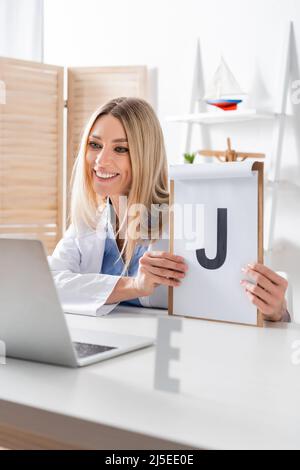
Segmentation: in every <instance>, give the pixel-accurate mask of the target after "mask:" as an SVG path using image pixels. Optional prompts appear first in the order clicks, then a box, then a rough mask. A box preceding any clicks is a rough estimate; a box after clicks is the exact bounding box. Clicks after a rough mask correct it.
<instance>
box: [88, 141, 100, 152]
mask: <svg viewBox="0 0 300 470" xmlns="http://www.w3.org/2000/svg"><path fill="white" fill-rule="evenodd" d="M89 146H90V147H91V148H92V149H97V150H98V149H101V148H102V147H101V145H100V144H97V143H96V142H89Z"/></svg>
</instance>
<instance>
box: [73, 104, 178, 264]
mask: <svg viewBox="0 0 300 470" xmlns="http://www.w3.org/2000/svg"><path fill="white" fill-rule="evenodd" d="M108 114H110V115H112V116H114V117H115V118H117V119H119V121H120V122H121V123H122V125H123V127H124V129H125V132H126V135H127V140H128V147H129V153H130V159H131V167H132V184H131V188H130V190H129V194H128V202H127V203H128V208H130V207H131V206H132V205H135V204H141V205H143V206H144V207H146V208H147V211H148V214H150V213H151V206H152V205H153V204H155V205H168V203H169V191H168V166H167V157H166V151H165V145H164V138H163V133H162V129H161V126H160V123H159V121H158V118H157V116H156V114H155V112H154V110H153V108H152V107H151V106H150V104H149V103H147V102H146V101H145V100H143V99H140V98H116V99H113V100H111V101H109V102H108V103H106V104H104V105H103V106H101V107H100V108H98V109H97V110H96V111H95V112H94V113H93V114H92V116H91V117H90V119H89V121H88V123H87V125H86V127H85V130H84V133H83V136H82V139H81V144H80V149H79V153H78V156H77V159H76V161H75V164H74V168H73V172H72V178H71V223H72V224H73V225H74V227H75V228H76V229H78V228H79V227H80V226H81V225H82V224H84V225H86V226H88V227H89V228H90V229H91V230H96V226H97V222H98V220H97V214H98V216H99V212H98V211H99V210H100V214H101V212H102V211H103V208H104V207H105V198H102V199H101V197H99V195H97V194H96V193H95V191H94V189H93V185H92V175H91V170H90V168H89V166H88V163H87V159H86V151H87V144H88V138H89V135H90V132H91V129H92V127H93V125H94V123H95V121H96V120H97V119H99V118H100V117H101V116H104V115H108ZM160 228H161V227H160ZM152 233H153V232H151V234H152ZM155 238H157V237H156V236H155ZM152 241H154V240H152ZM136 243H137V240H136V239H133V238H132V237H128V236H126V237H125V240H124V246H123V249H122V253H121V254H123V253H125V261H126V266H128V265H129V263H130V260H131V258H132V256H133V253H134V250H135V246H136Z"/></svg>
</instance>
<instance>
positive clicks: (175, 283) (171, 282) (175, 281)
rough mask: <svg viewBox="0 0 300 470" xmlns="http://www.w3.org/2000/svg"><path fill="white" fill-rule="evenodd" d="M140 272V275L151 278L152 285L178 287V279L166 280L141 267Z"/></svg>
mask: <svg viewBox="0 0 300 470" xmlns="http://www.w3.org/2000/svg"><path fill="white" fill-rule="evenodd" d="M140 272H141V273H142V274H145V275H146V276H150V277H151V282H153V284H158V285H161V284H162V285H164V286H169V287H178V286H180V280H178V279H168V278H167V277H162V276H159V275H157V274H153V273H151V272H150V271H149V268H148V267H146V266H141V268H140Z"/></svg>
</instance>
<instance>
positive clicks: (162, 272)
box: [147, 265, 185, 279]
mask: <svg viewBox="0 0 300 470" xmlns="http://www.w3.org/2000/svg"><path fill="white" fill-rule="evenodd" d="M147 269H148V271H149V272H151V273H152V274H155V275H156V276H162V277H166V278H174V279H183V278H184V277H185V273H183V272H180V271H174V270H171V269H164V268H157V267H155V266H151V265H148V266H147Z"/></svg>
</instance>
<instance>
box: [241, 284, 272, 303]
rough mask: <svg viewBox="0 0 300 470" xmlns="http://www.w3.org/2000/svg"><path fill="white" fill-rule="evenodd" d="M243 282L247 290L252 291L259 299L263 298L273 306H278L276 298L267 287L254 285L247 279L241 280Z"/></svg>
mask: <svg viewBox="0 0 300 470" xmlns="http://www.w3.org/2000/svg"><path fill="white" fill-rule="evenodd" d="M241 284H242V285H243V286H244V287H245V289H246V292H250V293H251V294H252V295H254V296H256V297H257V298H258V299H260V300H262V301H263V302H265V303H266V304H268V305H270V306H271V307H276V306H277V301H276V299H275V298H274V297H273V296H272V295H271V294H270V293H269V292H267V291H266V290H265V289H263V288H261V287H259V286H257V285H253V284H251V283H249V282H247V281H241Z"/></svg>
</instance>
